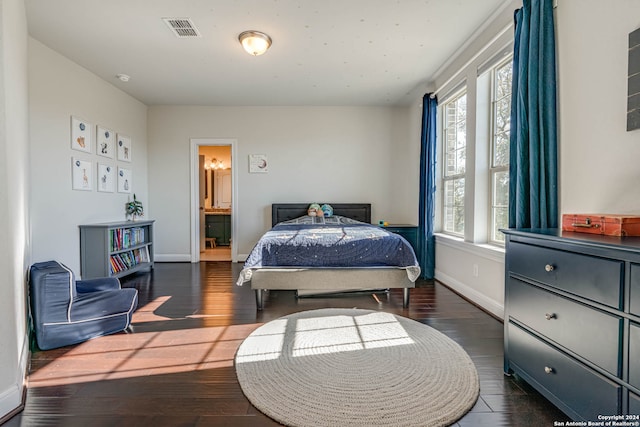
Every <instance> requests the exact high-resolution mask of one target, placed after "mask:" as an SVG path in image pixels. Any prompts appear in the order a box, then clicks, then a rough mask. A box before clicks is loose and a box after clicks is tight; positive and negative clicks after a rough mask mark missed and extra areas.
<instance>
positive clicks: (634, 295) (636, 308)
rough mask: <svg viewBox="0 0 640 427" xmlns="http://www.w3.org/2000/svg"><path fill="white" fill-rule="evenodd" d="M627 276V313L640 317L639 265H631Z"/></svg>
mask: <svg viewBox="0 0 640 427" xmlns="http://www.w3.org/2000/svg"><path fill="white" fill-rule="evenodd" d="M630 271H631V273H630V274H629V312H630V313H631V314H635V315H636V316H640V265H638V264H631V270H630Z"/></svg>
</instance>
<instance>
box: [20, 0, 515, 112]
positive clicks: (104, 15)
mask: <svg viewBox="0 0 640 427" xmlns="http://www.w3.org/2000/svg"><path fill="white" fill-rule="evenodd" d="M25 3H26V8H27V21H28V27H29V33H30V35H31V36H32V37H33V38H35V39H37V40H39V41H41V42H42V43H43V44H45V45H47V46H49V47H50V48H52V49H54V50H55V51H57V52H59V53H60V54H62V55H64V56H66V57H67V58H69V59H71V60H72V61H74V62H76V63H78V64H79V65H81V66H83V67H84V68H86V69H88V70H89V71H91V72H92V73H94V74H96V75H98V76H100V77H101V78H103V79H104V80H106V81H108V82H111V83H113V84H114V85H115V86H117V87H119V88H121V89H122V90H123V91H125V92H127V93H129V94H130V95H131V96H133V97H135V98H137V99H138V100H140V101H142V102H143V103H145V104H147V105H159V104H171V105H221V106H235V105H378V106H383V105H406V104H408V103H409V102H411V101H413V100H412V99H409V97H408V96H407V95H408V94H409V93H410V92H411V91H413V90H414V89H416V88H417V87H419V86H420V85H425V84H426V83H428V82H430V81H431V80H432V78H433V77H434V74H435V73H436V72H437V71H438V69H439V68H440V67H441V66H442V65H443V64H445V63H446V62H447V61H448V60H449V58H450V57H451V56H452V55H453V54H455V53H456V51H457V50H458V49H459V48H460V47H461V46H462V45H463V44H464V43H465V42H466V41H467V39H469V37H470V36H471V35H472V34H473V33H474V32H475V31H476V30H477V29H478V28H480V27H481V26H482V25H483V24H485V22H486V21H487V20H488V19H490V18H491V17H492V16H494V14H495V13H496V12H497V11H499V10H500V9H502V8H503V7H504V6H505V4H506V2H505V0H315V1H312V0H26V1H25ZM169 17H171V18H173V17H178V18H190V19H191V20H192V22H193V23H194V25H195V26H196V28H197V29H198V30H199V31H200V33H201V37H199V38H183V39H179V38H177V37H176V36H175V35H174V34H173V33H172V32H171V31H170V30H169V28H168V27H167V25H166V24H165V23H164V21H163V20H162V18H169ZM245 30H259V31H263V32H266V33H267V34H269V35H270V36H271V38H272V39H273V45H272V46H271V49H270V50H269V51H268V52H267V53H266V54H264V55H262V56H258V57H253V56H250V55H249V54H247V53H246V52H244V51H243V50H242V47H241V45H240V43H239V42H238V34H240V33H241V32H242V31H245ZM118 73H124V74H128V75H130V76H131V80H130V81H129V82H128V83H123V82H120V81H119V80H118V79H117V78H116V77H115V76H116V74H118Z"/></svg>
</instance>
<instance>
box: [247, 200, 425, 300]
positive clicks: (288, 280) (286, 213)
mask: <svg viewBox="0 0 640 427" xmlns="http://www.w3.org/2000/svg"><path fill="white" fill-rule="evenodd" d="M329 205H331V207H332V208H333V214H334V215H341V216H345V217H348V218H352V219H355V220H357V221H361V222H364V223H367V224H370V223H371V204H370V203H329ZM308 207H309V203H274V204H272V205H271V223H272V226H273V225H276V224H277V223H279V222H282V221H286V220H289V219H294V218H298V217H300V216H304V215H306V214H307V208H308ZM413 287H415V283H414V282H412V281H411V280H409V277H408V276H407V272H406V271H405V270H404V269H401V268H387V267H376V268H320V269H318V268H315V269H314V268H265V269H258V270H255V271H254V272H253V274H252V276H251V289H253V290H255V291H256V305H257V307H258V310H262V308H263V306H264V302H263V294H264V292H263V291H265V290H295V291H297V295H298V296H310V295H322V294H329V293H341V292H354V291H365V290H366V291H374V290H379V289H389V288H402V289H403V301H402V305H403V307H404V308H407V307H408V306H409V289H410V288H413Z"/></svg>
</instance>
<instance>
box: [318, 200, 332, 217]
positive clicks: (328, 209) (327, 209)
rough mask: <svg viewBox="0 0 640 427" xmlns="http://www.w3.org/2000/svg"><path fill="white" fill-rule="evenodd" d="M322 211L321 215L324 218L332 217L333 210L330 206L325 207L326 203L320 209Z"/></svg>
mask: <svg viewBox="0 0 640 427" xmlns="http://www.w3.org/2000/svg"><path fill="white" fill-rule="evenodd" d="M320 209H321V210H322V215H323V216H325V217H330V216H333V208H332V207H331V205H327V204H326V203H325V204H324V205H322V206H321V207H320Z"/></svg>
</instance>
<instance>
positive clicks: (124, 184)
mask: <svg viewBox="0 0 640 427" xmlns="http://www.w3.org/2000/svg"><path fill="white" fill-rule="evenodd" d="M118 193H131V169H125V168H120V167H119V168H118Z"/></svg>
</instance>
